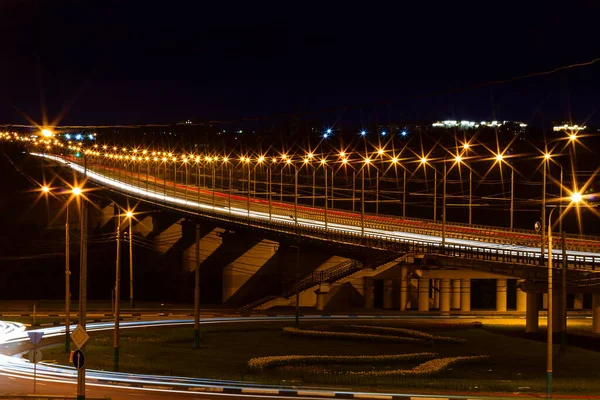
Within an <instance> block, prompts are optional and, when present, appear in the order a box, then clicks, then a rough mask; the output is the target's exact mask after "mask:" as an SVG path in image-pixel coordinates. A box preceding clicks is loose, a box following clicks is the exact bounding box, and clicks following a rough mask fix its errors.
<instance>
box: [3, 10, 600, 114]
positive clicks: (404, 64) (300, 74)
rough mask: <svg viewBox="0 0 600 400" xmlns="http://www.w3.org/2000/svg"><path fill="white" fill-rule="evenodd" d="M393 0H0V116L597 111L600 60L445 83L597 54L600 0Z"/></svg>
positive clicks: (599, 51)
mask: <svg viewBox="0 0 600 400" xmlns="http://www.w3.org/2000/svg"><path fill="white" fill-rule="evenodd" d="M217 3H218V5H217ZM388 3H390V4H388ZM391 3H392V2H385V3H384V2H347V1H345V2H335V1H321V2H277V3H275V2H273V3H269V2H245V4H238V2H212V3H209V2H204V1H193V2H192V1H188V2H184V1H62V0H52V1H50V0H49V1H43V0H39V1H27V0H23V1H17V0H2V1H1V2H0V15H2V18H1V20H0V59H1V60H2V61H1V62H0V123H26V122H27V120H26V119H25V118H24V117H23V116H22V114H21V112H22V113H25V114H27V115H29V116H31V117H32V118H34V119H35V120H36V121H38V122H41V109H42V106H41V101H40V99H41V97H42V95H43V102H44V104H45V109H47V111H48V115H49V118H50V119H51V120H52V119H53V118H55V117H57V116H58V115H59V114H60V113H61V110H65V112H64V116H63V118H62V120H61V121H60V122H61V123H62V124H121V123H124V124H134V123H152V122H156V123H158V122H161V123H164V122H166V123H173V122H177V121H181V120H183V119H187V118H192V119H193V120H194V121H198V122H199V121H206V120H232V119H233V120H235V119H239V118H243V117H245V118H253V117H262V116H272V115H278V114H287V113H299V114H302V113H308V112H313V111H318V110H323V109H330V108H334V109H336V110H334V111H330V112H328V113H326V114H323V115H321V116H317V117H315V118H324V119H331V118H332V117H333V118H335V117H336V116H339V115H340V114H341V113H346V115H351V116H350V118H356V119H358V118H361V119H369V120H372V119H373V118H381V119H384V120H385V119H386V118H387V119H398V120H415V119H447V118H457V119H495V118H497V119H500V120H503V119H511V120H522V121H526V122H528V123H534V124H535V123H542V122H547V121H550V120H552V119H563V118H569V116H572V118H573V120H574V121H575V122H585V121H587V122H588V123H596V122H597V121H599V120H600V118H599V115H598V110H600V96H598V93H599V89H600V78H599V76H600V63H598V64H595V65H592V66H587V67H584V68H578V69H571V70H568V71H561V72H559V73H556V74H552V75H547V76H541V77H534V78H530V79H526V80H521V81H518V82H515V83H509V84H503V85H496V86H491V87H490V86H487V87H483V88H478V89H472V90H466V91H456V90H457V89H461V88H466V87H470V86H473V85H476V84H479V83H484V82H489V81H495V80H502V79H507V78H511V77H514V76H519V75H523V74H529V73H533V72H538V71H545V70H550V69H553V68H555V67H559V66H564V65H568V64H572V63H579V62H585V61H589V60H591V59H594V58H596V57H600V46H599V45H598V37H599V28H598V24H597V16H598V15H600V13H599V12H600V5H599V4H597V3H598V2H597V1H588V2H558V1H556V2H527V3H528V4H529V5H523V3H525V2H514V3H511V2H500V1H489V2H488V1H478V2H455V1H440V2H426V1H423V2H409V1H402V2H394V5H393V6H392V5H391ZM356 106H362V107H356Z"/></svg>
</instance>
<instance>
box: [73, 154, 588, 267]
mask: <svg viewBox="0 0 600 400" xmlns="http://www.w3.org/2000/svg"><path fill="white" fill-rule="evenodd" d="M68 160H69V161H70V162H73V163H77V164H79V165H80V166H81V165H82V160H81V159H74V158H69V159H68ZM88 168H90V169H92V170H93V169H95V168H94V166H93V165H89V164H88ZM111 179H114V178H111ZM117 191H120V192H123V193H124V194H127V195H130V196H131V193H129V192H128V191H126V190H123V189H117ZM135 196H136V197H142V198H143V197H144V196H139V194H138V195H135ZM159 197H160V196H159ZM146 199H148V197H146ZM158 200H160V199H158ZM157 203H160V202H159V201H157ZM161 205H162V206H166V207H168V208H178V209H181V210H182V211H185V212H192V213H202V214H208V215H211V216H212V217H213V218H216V219H221V220H223V221H225V222H235V223H237V224H240V225H249V226H253V227H255V228H259V229H262V228H266V229H270V230H275V231H279V232H282V233H285V234H288V235H289V234H298V235H302V236H304V237H308V238H310V237H314V238H316V239H324V240H332V241H336V242H340V243H347V244H353V245H361V246H367V247H373V248H377V249H382V250H388V251H397V252H400V253H416V254H441V255H453V256H458V257H465V258H479V259H487V260H490V261H502V262H518V263H520V264H529V265H535V264H539V262H540V255H539V254H538V253H536V252H532V251H525V250H515V249H506V248H504V249H494V248H490V247H486V246H466V245H458V244H448V243H446V244H445V245H444V246H442V245H441V244H440V243H439V242H437V241H426V240H415V239H409V238H400V237H390V236H386V235H385V233H381V234H374V233H369V232H365V233H364V234H361V233H359V232H354V231H350V230H343V229H341V228H334V227H331V226H330V227H328V229H325V228H324V227H322V226H318V225H314V224H313V225H309V224H305V223H298V224H296V223H295V221H293V220H291V221H285V222H284V221H277V220H274V219H272V220H268V219H265V218H258V217H255V216H253V215H245V216H240V215H236V214H233V213H231V210H227V209H219V208H215V209H212V210H211V209H207V208H200V207H198V206H195V207H193V206H188V205H178V206H177V207H173V206H168V205H166V204H161ZM346 223H347V222H346ZM374 225H375V226H376V227H377V228H375V229H381V230H382V231H386V230H387V231H389V228H390V227H389V226H388V225H387V224H386V225H384V224H374ZM369 228H370V226H369ZM402 231H403V232H408V233H415V234H423V230H422V229H418V228H414V227H410V226H407V227H403V228H402ZM468 238H469V239H471V240H472V237H468ZM465 239H467V237H465ZM496 240H497V239H496V235H495V232H490V236H489V237H486V242H491V243H498V244H506V243H505V242H499V241H496ZM521 244H522V243H519V245H521ZM536 245H539V242H538V243H532V245H531V246H530V247H536ZM553 259H554V260H560V259H562V255H561V254H560V253H555V254H554V255H553ZM567 262H568V264H569V266H572V267H575V268H586V267H587V268H590V267H591V268H592V269H594V268H595V266H596V265H598V264H599V262H600V255H599V256H593V257H590V256H578V255H569V256H568V257H567Z"/></svg>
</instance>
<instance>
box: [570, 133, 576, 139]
mask: <svg viewBox="0 0 600 400" xmlns="http://www.w3.org/2000/svg"><path fill="white" fill-rule="evenodd" d="M569 140H571V141H575V140H577V135H576V134H574V133H571V134H570V135H569Z"/></svg>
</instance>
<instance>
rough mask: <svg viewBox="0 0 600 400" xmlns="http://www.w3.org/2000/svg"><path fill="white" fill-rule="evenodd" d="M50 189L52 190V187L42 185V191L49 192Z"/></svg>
mask: <svg viewBox="0 0 600 400" xmlns="http://www.w3.org/2000/svg"><path fill="white" fill-rule="evenodd" d="M49 191H50V188H49V187H48V186H42V192H44V193H48V192H49Z"/></svg>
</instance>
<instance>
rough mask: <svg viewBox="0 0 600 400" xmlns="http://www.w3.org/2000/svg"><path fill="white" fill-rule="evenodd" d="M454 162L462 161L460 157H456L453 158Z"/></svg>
mask: <svg viewBox="0 0 600 400" xmlns="http://www.w3.org/2000/svg"><path fill="white" fill-rule="evenodd" d="M454 161H456V162H457V163H459V162H461V161H462V157H461V156H456V157H454Z"/></svg>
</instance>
